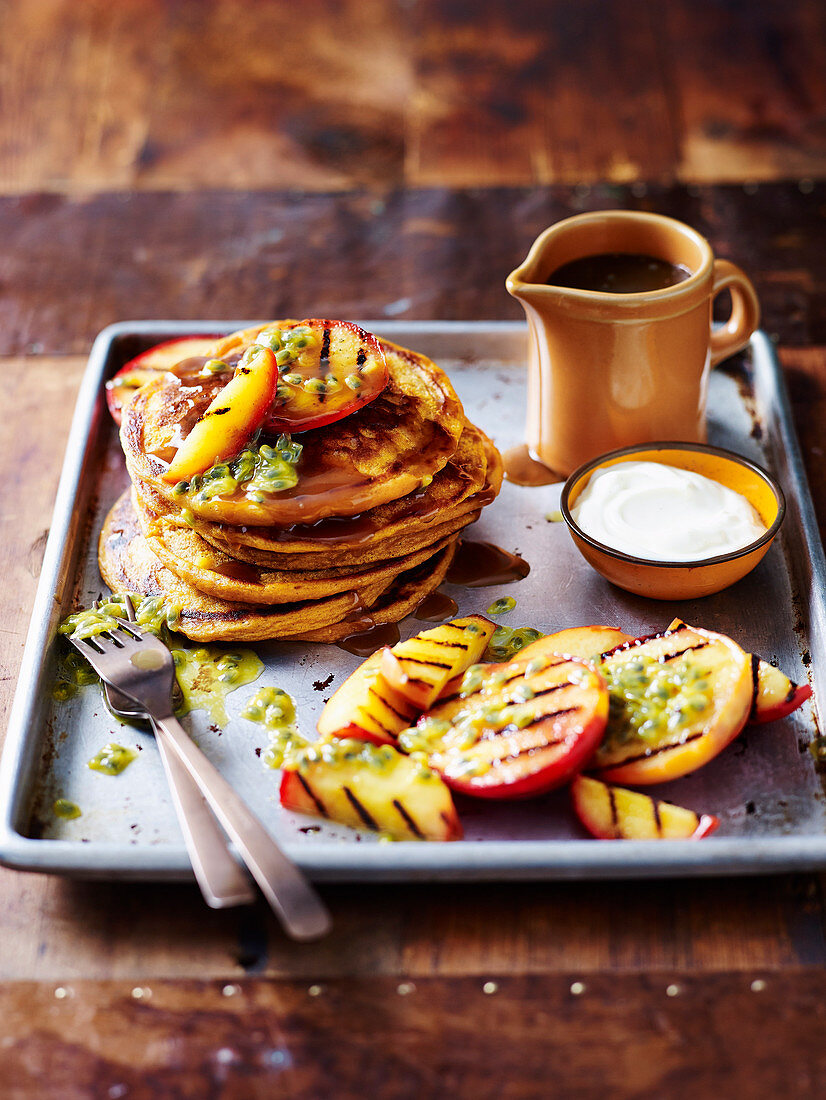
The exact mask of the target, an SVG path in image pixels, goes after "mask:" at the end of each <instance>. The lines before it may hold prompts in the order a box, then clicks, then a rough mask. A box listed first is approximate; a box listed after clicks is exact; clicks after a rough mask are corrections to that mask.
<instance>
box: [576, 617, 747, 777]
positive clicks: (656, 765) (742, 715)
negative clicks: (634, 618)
mask: <svg viewBox="0 0 826 1100" xmlns="http://www.w3.org/2000/svg"><path fill="white" fill-rule="evenodd" d="M599 667H600V670H601V672H602V674H603V676H604V677H605V679H606V682H607V684H608V689H609V692H610V694H611V713H610V716H609V719H608V725H607V727H606V730H605V736H604V738H603V740H602V742H601V744H600V746H599V748H598V750H597V752H596V755H595V756H594V759H593V761H592V764H591V768H590V769H589V770H592V771H596V772H597V774H598V776H599V778H601V779H605V780H609V781H611V782H619V783H632V784H634V785H640V786H644V785H647V784H650V783H662V782H665V781H667V780H670V779H677V778H679V776H682V775H687V774H688V773H689V772H692V771H695V770H696V769H697V768H700V767H702V765H703V764H706V763H707V762H708V761H709V760H711V759H712V758H713V757H715V756H717V754H718V753H720V752H721V751H722V750H723V749H724V748H725V747H726V746H727V745H728V744H729V743H730V742H731V741H733V740H734V738H735V737H736V736H737V735H738V733H740V731H741V730H742V728H743V726H744V725H745V723H746V720H747V718H748V716H749V712H750V710H751V704H752V697H753V685H752V679H751V660H750V657H749V655H748V654H747V653H744V652H743V650H742V649H741V648H740V647H739V646H738V645H737V644H736V643H735V642H733V641H732V640H731V638H727V637H725V636H724V635H722V634H715V633H714V632H713V631H709V630H702V629H699V628H694V627H690V626H686V625H685V624H684V623H681V624H680V625H679V626H678V627H677V628H676V629H674V630H667V631H664V632H663V633H662V634H655V635H652V636H650V637H647V638H637V639H634V640H633V641H631V642H625V643H623V644H622V645H620V646H618V647H617V648H616V649H615V650H613V651H611V652H609V653H606V654H604V655H603V657H602V661H601V662H600V666H599Z"/></svg>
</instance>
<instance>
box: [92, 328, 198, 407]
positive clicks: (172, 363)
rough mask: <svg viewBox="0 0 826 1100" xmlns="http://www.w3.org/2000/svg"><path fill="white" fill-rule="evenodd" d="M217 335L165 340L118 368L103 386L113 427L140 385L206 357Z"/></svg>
mask: <svg viewBox="0 0 826 1100" xmlns="http://www.w3.org/2000/svg"><path fill="white" fill-rule="evenodd" d="M217 339H218V337H217V336H181V337H178V338H176V339H175V340H165V341H164V342H163V343H162V344H156V345H155V346H154V347H153V348H149V350H148V351H144V352H141V354H140V355H136V356H135V358H134V359H130V360H129V362H128V363H126V364H125V365H124V366H122V367H121V368H120V370H119V371H118V372H117V374H116V375H114V376H113V377H112V378H110V379H109V381H108V382H107V383H106V404H107V405H108V406H109V412H110V413H111V414H112V419H113V420H114V421H115V423H116V424H120V422H121V417H122V414H123V409H124V406H125V405H128V404H129V402H130V401H131V400H132V396H133V394H134V393H135V391H136V390H138V389H140V387H141V386H145V385H146V383H147V382H151V381H152V379H153V378H157V377H158V373H159V372H160V373H162V372H163V371H167V370H172V368H173V367H176V366H177V365H178V363H180V362H181V361H182V360H184V359H191V358H193V357H196V356H203V355H208V354H209V352H210V350H211V348H212V346H213V344H214V343H215V341H216V340H217Z"/></svg>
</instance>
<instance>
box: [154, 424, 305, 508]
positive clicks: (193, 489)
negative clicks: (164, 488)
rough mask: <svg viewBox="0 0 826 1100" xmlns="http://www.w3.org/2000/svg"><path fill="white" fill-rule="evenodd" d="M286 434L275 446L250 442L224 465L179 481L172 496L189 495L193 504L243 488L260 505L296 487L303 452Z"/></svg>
mask: <svg viewBox="0 0 826 1100" xmlns="http://www.w3.org/2000/svg"><path fill="white" fill-rule="evenodd" d="M303 449H304V448H303V445H302V444H301V443H295V442H293V440H292V439H291V438H290V436H288V435H280V436H279V437H278V439H277V440H276V443H275V446H272V445H271V444H269V443H259V442H257V440H253V442H251V443H250V444H249V445H248V446H246V447H245V448H244V450H243V451H239V453H238V454H237V455H235V457H234V458H230V459H228V460H227V461H226V462H216V463H215V464H214V465H213V466H210V468H209V469H208V470H205V471H204V473H202V474H196V475H195V477H193V478H192V480H191V481H179V482H178V483H177V485H176V486H175V490H174V491H175V493H176V494H178V495H179V496H180V495H182V494H184V493H189V494H190V496H191V499H192V500H193V501H194V502H195V503H196V504H204V503H205V502H206V501H209V500H213V499H215V498H216V497H231V496H232V495H233V494H234V493H235V491H236V490H237V489H238V487H239V486H243V489H244V495H245V496H246V498H247V500H251V501H254V502H255V503H258V504H260V503H261V502H262V501H263V500H265V499H266V497H267V496H272V494H273V493H280V492H283V491H284V490H285V489H292V488H293V486H295V485H297V484H298V472H297V470H296V466H297V465H298V460H299V459H300V458H301V452H302V450H303Z"/></svg>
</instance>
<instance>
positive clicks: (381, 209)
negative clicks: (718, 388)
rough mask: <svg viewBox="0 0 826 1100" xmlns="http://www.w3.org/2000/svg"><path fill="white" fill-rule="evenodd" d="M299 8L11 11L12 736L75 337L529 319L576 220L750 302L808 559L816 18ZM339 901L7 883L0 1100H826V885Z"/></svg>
mask: <svg viewBox="0 0 826 1100" xmlns="http://www.w3.org/2000/svg"><path fill="white" fill-rule="evenodd" d="M298 11H299V9H298V8H297V7H296V6H294V5H292V4H283V5H281V4H269V5H266V4H261V5H241V4H237V3H232V2H230V0H223V2H221V0H210V2H204V3H183V4H172V3H162V2H160V0H119V2H118V3H117V4H111V3H105V2H103V0H99V2H98V0H90V2H89V3H85V4H80V5H79V4H76V3H72V2H71V0H51V2H46V0H36V2H35V0H9V2H8V3H7V4H6V5H4V7H3V9H2V12H0V20H1V21H2V32H3V33H2V34H0V51H2V58H3V65H2V66H1V67H0V95H2V100H1V101H2V103H3V112H2V115H0V152H2V155H0V236H2V240H3V242H4V247H3V252H2V258H0V355H2V356H3V360H2V364H1V366H2V370H3V378H4V394H5V407H4V408H3V410H2V420H3V428H2V432H0V473H1V474H2V478H3V491H2V503H3V506H2V515H0V524H1V525H2V533H3V537H2V542H0V569H2V575H3V577H4V581H5V583H4V585H3V586H2V589H0V710H2V712H3V714H5V713H6V712H7V710H8V707H9V704H10V700H11V696H12V693H13V688H14V683H15V678H16V673H17V668H18V665H19V661H20V656H21V651H22V645H23V638H24V634H25V630H26V626H27V622H28V617H29V612H30V607H31V603H32V600H33V595H34V588H35V583H36V578H37V575H38V570H39V564H40V560H41V556H42V552H43V546H44V542H45V538H46V534H47V527H48V522H49V520H48V517H49V515H50V511H51V507H52V503H53V499H54V494H55V489H56V485H57V478H58V472H59V469H60V464H61V461H62V455H63V450H64V447H65V440H66V434H67V430H68V425H69V420H70V416H71V408H72V404H73V401H74V396H75V392H76V389H77V385H78V380H79V377H80V373H81V371H82V368H83V365H84V357H85V353H86V352H87V351H88V348H89V345H90V342H91V340H92V338H93V336H94V334H95V333H96V332H97V330H98V329H100V328H101V327H102V326H103V325H105V324H107V323H109V322H111V321H115V320H122V319H127V318H139V317H176V318H199V317H204V316H209V317H220V316H224V317H227V318H248V317H265V316H272V317H278V316H290V315H301V314H306V313H308V312H312V313H315V314H316V315H320V316H325V315H326V316H344V317H361V318H366V317H372V318H378V319H381V318H391V317H392V318H396V317H410V318H412V317H421V318H515V317H517V316H519V315H520V311H519V307H518V306H517V305H516V303H514V302H512V301H511V300H510V299H509V298H508V297H507V295H506V294H505V292H504V289H503V286H502V282H503V278H504V276H505V274H506V273H507V272H508V271H509V270H510V269H511V268H512V267H514V266H515V265H516V263H517V262H519V260H521V258H522V257H523V255H524V253H525V251H526V249H527V247H528V245H529V243H530V242H531V241H532V240H533V238H534V236H535V235H536V233H537V232H538V231H539V230H540V229H542V228H543V227H544V226H546V225H547V224H549V223H550V222H552V221H554V220H556V219H557V218H560V217H563V216H565V215H566V214H569V213H572V212H575V211H579V210H587V209H599V208H603V207H607V206H610V207H614V206H622V207H629V208H642V209H652V210H658V211H661V212H663V213H666V214H673V215H675V216H677V217H679V218H682V219H683V220H685V221H687V222H690V223H691V224H692V225H694V226H696V227H697V228H698V229H699V230H701V231H702V232H703V233H705V234H706V235H707V236H708V237H709V238H710V239H711V241H712V243H713V245H714V246H715V248H716V249H717V250H718V252H719V253H720V254H721V255H725V256H727V257H729V258H731V259H733V260H735V261H736V262H738V263H740V264H741V265H742V266H743V267H745V268H746V269H747V270H748V271H749V272H750V273H751V274H752V276H753V277H754V279H755V282H756V283H757V286H758V290H759V293H760V296H761V300H762V303H763V309H764V320H763V325H764V327H765V328H766V330H767V331H768V332H769V333H770V334H771V335H772V336H773V338H776V340H777V341H778V342H779V345H780V351H781V357H782V360H783V363H784V365H785V367H786V368H787V381H788V383H789V386H790V389H791V394H792V400H793V404H794V411H795V419H796V423H797V428H798V431H799V433H800V436H801V441H802V445H803V451H804V456H805V460H806V465H807V469H808V473H809V476H810V480H811V484H812V488H813V491H814V496H815V502H816V506H817V509H818V514H819V515H820V516H821V517H822V518H823V519H824V522H826V458H825V457H824V444H823V442H822V431H821V425H822V424H823V423H824V414H825V413H826V346H825V345H826V259H824V255H826V250H824V247H823V245H824V234H823V214H824V210H826V182H824V181H826V130H824V124H823V119H824V108H825V107H826V75H825V74H826V33H824V31H826V13H824V9H823V7H822V5H820V4H819V3H817V2H816V0H810V2H799V3H797V4H792V5H790V4H788V3H783V2H780V0H778V2H774V0H772V2H763V3H751V4H741V3H739V2H735V0H729V2H715V0H681V2H679V3H677V2H667V0H663V2H662V3H659V4H656V5H655V4H650V5H649V4H645V3H643V2H634V0H631V2H629V3H622V2H620V0H576V2H574V0H571V2H567V0H555V2H552V3H548V2H542V0H535V2H525V3H522V4H515V5H502V4H500V3H498V2H497V0H458V2H456V3H454V4H451V5H445V4H440V3H439V2H438V0H421V2H420V3H418V4H414V3H406V2H401V0H400V2H398V3H395V4H394V3H382V2H380V0H341V2H334V0H304V2H303V3H302V4H301V5H300V17H298ZM2 724H3V725H4V723H2ZM323 892H324V895H325V898H326V900H327V901H328V903H329V905H330V907H331V909H332V911H333V915H334V918H335V931H334V933H333V935H332V936H331V937H330V938H329V939H327V940H326V941H324V942H322V943H320V944H317V945H313V946H296V945H295V944H292V943H288V942H286V941H285V940H284V938H283V936H282V935H281V933H280V931H279V929H278V927H277V926H276V924H275V922H274V920H273V919H272V918H271V916H270V915H269V913H268V912H267V911H266V910H265V909H264V908H263V907H260V906H259V907H255V908H252V909H248V910H235V911H227V912H220V913H216V912H211V911H208V910H206V909H205V908H204V906H203V905H202V903H201V901H200V898H199V896H198V894H197V891H196V889H195V887H194V886H192V887H187V886H174V887H170V886H131V885H130V886H123V885H120V884H118V885H115V884H111V885H110V884H89V883H77V882H69V881H64V880H60V879H57V878H49V877H46V876H39V875H30V874H18V873H14V872H11V871H3V872H0V977H2V978H4V979H5V984H4V985H3V986H2V987H0V1047H1V1049H2V1072H0V1096H2V1097H14V1098H18V1097H26V1098H28V1097H30V1096H41V1095H59V1096H60V1097H61V1098H65V1100H74V1098H76V1097H77V1098H81V1097H82V1098H86V1097H95V1098H97V1097H129V1098H130V1100H133V1098H136V1097H144V1096H146V1097H150V1096H151V1097H158V1096H193V1097H200V1096H222V1097H223V1096H238V1097H270V1096H274V1095H295V1096H301V1097H308V1098H315V1097H336V1098H338V1097H350V1096H362V1095H371V1094H372V1095H375V1096H378V1097H380V1098H382V1100H384V1098H385V1097H394V1098H395V1097H400V1098H401V1097H411V1098H413V1097H415V1098H419V1097H425V1096H447V1095H451V1096H459V1097H462V1098H464V1097H473V1098H477V1097H478V1098H486V1097H491V1098H493V1097H497V1098H498V1097H509V1098H510V1097H513V1098H516V1097H534V1096H543V1097H544V1096H551V1095H559V1096H565V1097H568V1096H571V1097H590V1096H597V1095H608V1096H611V1097H614V1096H617V1097H625V1096H629V1097H632V1096H633V1097H643V1096H655V1095H656V1096H663V1097H683V1096H685V1097H698V1096H710V1095H715V1096H734V1095H737V1096H763V1095H769V1094H785V1095H795V1096H798V1095H799V1096H811V1095H816V1094H818V1093H819V1092H820V1093H822V1092H823V1090H824V1087H826V1055H824V1053H823V1045H822V1041H821V1033H822V1026H823V1024H822V1017H823V1011H824V1010H823V1007H822V1000H823V994H824V991H825V990H826V983H824V980H823V969H822V968H823V966H824V963H825V962H826V939H825V938H824V928H826V904H825V903H824V897H823V880H822V878H821V877H820V876H818V875H811V874H809V875H794V876H775V877H765V878H746V879H737V880H732V879H720V880H708V881H690V882H686V881H682V882H681V881H666V882H650V883H633V882H632V883H603V884H577V883H566V884H549V883H541V884H528V883H526V884H517V885H514V884H508V885H497V884H488V885H476V886H474V885H463V886H450V885H439V886H414V885H409V886H394V887H392V888H388V887H381V886H370V887H365V886H347V887H344V886H338V887H327V888H325V889H324V891H323ZM52 1090H54V1091H52Z"/></svg>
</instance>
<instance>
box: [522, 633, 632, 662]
mask: <svg viewBox="0 0 826 1100" xmlns="http://www.w3.org/2000/svg"><path fill="white" fill-rule="evenodd" d="M630 641H633V635H631V634H624V633H623V632H622V631H621V630H617V629H616V628H615V627H613V626H572V627H569V628H568V629H567V630H558V631H557V632H556V634H546V635H545V636H544V637H543V638H538V639H537V641H535V642H531V644H530V645H529V646H526V647H525V648H524V649H523V650H522V653H521V654H520V656H522V657H528V658H529V659H531V658H534V657H545V656H547V655H549V654H551V653H565V654H567V656H569V657H582V658H584V659H585V660H586V661H589V660H592V659H594V658H596V657H599V656H600V655H601V654H603V653H605V652H607V651H608V650H610V649H616V647H617V646H618V645H622V643H623V642H630Z"/></svg>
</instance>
